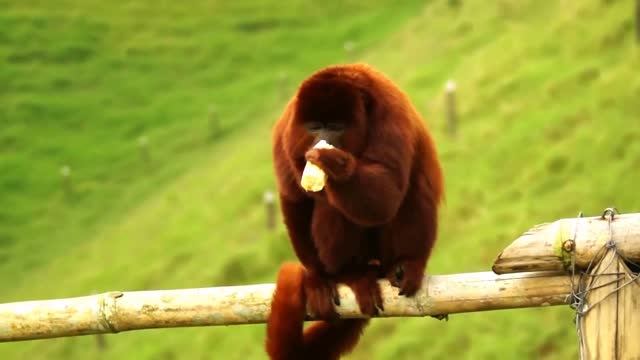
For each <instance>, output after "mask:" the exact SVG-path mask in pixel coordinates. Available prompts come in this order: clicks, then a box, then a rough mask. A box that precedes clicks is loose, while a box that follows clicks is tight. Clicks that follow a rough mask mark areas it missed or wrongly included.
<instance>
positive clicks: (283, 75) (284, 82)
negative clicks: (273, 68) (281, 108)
mask: <svg viewBox="0 0 640 360" xmlns="http://www.w3.org/2000/svg"><path fill="white" fill-rule="evenodd" d="M278 80H279V87H280V89H279V90H280V94H281V96H282V98H283V99H287V98H289V74H288V73H287V72H286V71H285V70H283V71H281V72H280V76H279V79H278Z"/></svg>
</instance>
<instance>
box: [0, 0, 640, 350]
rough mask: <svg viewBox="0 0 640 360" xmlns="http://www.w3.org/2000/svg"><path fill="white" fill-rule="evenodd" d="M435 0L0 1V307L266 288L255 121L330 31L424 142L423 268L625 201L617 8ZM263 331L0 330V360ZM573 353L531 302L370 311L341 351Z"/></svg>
mask: <svg viewBox="0 0 640 360" xmlns="http://www.w3.org/2000/svg"><path fill="white" fill-rule="evenodd" d="M452 3H455V2H452V1H449V2H445V1H437V2H428V3H426V4H418V3H417V2H413V5H406V6H404V5H403V7H399V6H397V5H394V3H391V2H380V3H379V4H377V6H370V5H369V4H371V2H365V1H362V2H357V1H349V2H346V3H340V5H339V6H338V2H335V3H331V2H324V3H323V4H325V5H322V6H323V7H322V8H317V7H314V11H311V9H310V5H306V3H305V2H302V1H300V2H293V3H289V4H290V5H287V7H286V8H283V9H279V12H278V15H275V12H274V10H273V6H274V4H275V3H271V2H269V1H263V2H251V3H248V2H244V3H241V4H242V5H238V4H237V3H236V5H223V4H222V2H220V3H217V2H216V3H213V4H207V5H206V6H205V5H189V6H184V5H178V4H177V3H176V4H175V5H174V4H173V3H169V2H166V3H163V2H160V3H158V2H156V3H152V2H141V3H137V4H135V5H122V6H113V5H109V6H107V5H106V3H105V4H102V3H100V2H97V1H85V2H71V1H67V3H66V4H62V3H60V2H59V3H58V4H57V5H56V6H55V7H54V6H53V5H42V4H40V5H34V4H30V3H29V2H22V3H20V4H17V3H11V4H9V3H7V4H6V5H7V6H5V8H8V9H9V10H8V11H5V12H3V13H2V14H0V29H3V30H0V59H3V60H2V61H4V63H3V66H0V83H2V84H3V85H2V86H1V87H0V122H1V123H0V126H2V130H1V131H0V151H1V153H0V174H1V175H0V199H2V200H0V257H1V259H0V260H1V261H0V276H1V277H2V280H3V281H2V285H0V301H2V302H4V301H16V300H26V299H37V298H51V297H64V296H74V295H81V294H87V293H91V292H97V291H106V290H137V289H161V288H183V287H200V286H215V285H229V284H250V283H260V282H271V281H272V280H273V275H274V272H275V270H276V268H277V264H278V263H279V262H281V261H282V260H283V259H286V258H292V254H291V251H290V250H289V246H288V244H287V241H286V236H285V233H284V230H283V229H282V228H281V227H280V228H279V229H277V230H276V231H275V232H273V233H270V232H267V231H265V230H264V226H263V224H264V213H263V212H264V211H263V208H262V205H261V197H262V193H263V191H265V190H267V189H272V188H273V179H272V175H271V163H270V153H269V152H270V151H269V136H268V134H269V127H270V125H271V124H272V123H273V121H274V119H275V117H276V116H277V114H278V113H279V111H280V110H281V107H282V105H283V101H284V95H283V93H284V92H291V91H293V86H294V83H295V82H297V81H299V80H300V79H301V78H302V77H303V76H305V75H306V74H308V73H309V72H310V71H312V70H313V69H316V68H318V67H320V66H323V65H325V64H328V63H333V62H339V61H344V60H345V54H344V52H343V50H342V46H343V44H344V42H345V41H350V40H351V41H355V42H356V44H358V48H357V49H358V53H357V55H354V56H357V58H358V59H362V60H365V61H367V62H369V63H371V64H373V65H374V66H376V67H378V68H380V69H381V70H383V71H385V72H387V73H388V74H389V75H390V76H391V77H392V78H393V79H395V80H396V81H397V82H398V83H399V84H400V85H401V86H402V87H403V88H405V89H406V90H407V92H408V93H409V95H410V96H411V98H412V99H413V100H414V101H415V103H416V104H417V105H418V107H419V108H420V110H421V111H422V112H423V114H424V115H425V118H426V119H427V121H428V122H429V124H430V127H431V128H432V130H433V131H434V133H435V136H436V139H437V143H438V146H439V149H440V152H441V156H442V161H443V164H444V167H445V174H446V180H447V203H446V205H445V208H444V212H443V214H442V224H443V225H442V230H441V235H440V239H441V240H440V242H439V244H438V246H437V248H436V253H435V255H434V257H433V259H432V261H431V262H430V264H429V269H428V270H429V272H431V273H454V272H466V271H483V270H487V269H489V268H490V265H491V263H492V261H493V259H494V257H495V255H496V254H497V253H498V252H499V251H500V250H501V249H502V248H503V247H504V246H506V245H507V244H508V243H510V241H511V240H512V239H513V238H515V237H516V236H518V235H519V234H520V233H522V231H524V230H526V229H528V228H529V227H530V226H532V225H534V224H536V223H540V222H544V221H549V220H553V219H556V218H559V217H569V216H574V215H575V214H576V213H577V212H578V211H584V212H585V213H586V214H590V215H592V214H596V213H598V212H600V211H601V210H602V208H604V207H607V206H610V205H615V206H617V207H618V208H619V209H621V210H622V211H623V212H635V211H639V209H640V195H638V193H637V191H635V189H634V186H635V185H636V184H637V182H638V176H637V174H636V169H638V167H639V166H640V142H639V141H637V140H638V139H640V118H639V116H638V114H639V113H640V103H639V102H638V101H637V99H638V97H639V96H640V76H638V75H637V74H638V72H637V69H638V68H640V53H639V51H638V50H637V48H636V47H634V45H633V31H632V30H633V18H632V14H633V12H632V5H631V4H630V3H628V2H623V1H609V2H603V1H595V0H592V1H584V2H580V3H573V2H562V1H556V2H551V3H545V4H544V5H543V4H542V3H540V2H536V1H533V0H531V1H499V2H495V3H487V2H480V1H468V2H464V3H463V4H461V5H459V6H457V7H455V6H453V7H452V6H451V4H452ZM0 4H2V1H0ZM245 4H246V5H245ZM403 4H404V3H403ZM316 6H318V5H316ZM329 20H330V21H329ZM374 24H375V25H374ZM7 29H11V30H10V31H9V30H7ZM282 71H286V72H287V74H288V79H289V81H288V82H286V83H285V84H284V85H282V84H281V79H280V76H281V73H282ZM447 79H455V80H456V81H457V84H458V89H459V104H460V122H461V123H460V127H459V133H458V136H457V137H456V138H455V139H451V138H449V137H447V136H446V134H445V132H444V131H443V130H444V123H443V114H444V109H443V106H442V104H443V98H442V88H443V84H444V83H445V82H446V80H447ZM214 103H215V104H216V108H217V109H218V115H219V116H218V118H219V119H221V120H220V122H219V123H217V124H218V126H219V129H220V130H217V131H216V132H214V133H212V131H211V128H210V124H209V123H208V119H207V118H208V110H209V107H210V106H211V105H212V104H214ZM140 136H147V137H148V139H149V144H150V158H151V161H150V163H147V162H145V161H144V160H143V156H141V154H140V150H139V149H138V148H137V146H138V145H137V141H138V139H139V137H140ZM64 164H69V166H71V168H72V187H73V191H72V193H71V194H69V195H65V192H64V191H63V187H62V186H61V179H60V175H59V167H60V166H62V165H64ZM434 335H436V336H434ZM263 336H264V327H263V326H262V325H256V326H241V327H227V328H222V327H220V328H196V329H168V330H151V331H139V332H133V333H124V334H119V335H115V336H108V337H106V342H107V347H106V349H105V350H103V351H100V350H98V348H97V346H96V344H95V343H96V340H95V338H94V337H82V338H66V339H56V340H47V341H37V342H28V343H12V344H2V345H0V357H2V358H23V357H26V356H33V357H34V358H47V359H51V358H53V359H56V358H61V359H62V358H65V359H67V358H78V359H80V358H116V357H121V358H136V359H137V358H150V359H156V358H161V359H174V358H175V359H178V358H179V359H182V358H189V359H191V358H211V359H218V358H225V359H227V358H228V359H241V358H242V359H247V358H250V359H253V358H255V359H262V358H264V355H263V354H262V350H261V346H260V345H261V343H262V341H263ZM576 355H577V348H576V343H575V333H574V327H573V323H572V313H571V311H570V310H568V309H564V308H549V309H529V310H514V311H499V312H490V313H478V314H465V315H455V316H452V317H451V319H450V321H449V322H447V323H445V322H438V321H436V320H433V319H384V320H383V319H379V320H376V321H374V322H373V325H372V326H371V327H370V328H369V330H368V331H367V333H366V335H365V337H364V339H363V342H362V344H361V346H360V347H359V348H358V349H357V351H356V352H355V353H354V354H353V355H352V356H350V358H352V359H368V358H373V359H418V358H425V357H429V358H454V359H496V358H500V359H511V358H514V359H516V358H517V359H520V358H531V359H540V358H567V357H571V358H575V357H576Z"/></svg>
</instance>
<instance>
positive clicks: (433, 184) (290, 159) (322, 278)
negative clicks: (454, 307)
mask: <svg viewBox="0 0 640 360" xmlns="http://www.w3.org/2000/svg"><path fill="white" fill-rule="evenodd" d="M327 119H329V120H332V121H339V122H342V123H343V124H346V127H347V128H346V130H345V131H344V134H343V135H342V136H341V139H340V143H339V144H338V145H337V146H336V148H333V149H312V146H313V144H314V142H315V141H316V139H314V137H313V136H312V135H311V134H309V133H308V131H307V130H306V129H305V128H304V127H303V126H302V124H303V123H306V122H312V121H320V122H322V121H327ZM273 157H274V166H275V173H276V178H277V181H278V189H279V194H280V203H281V208H282V212H283V216H284V222H285V225H286V226H287V230H288V233H289V237H290V239H291V243H292V246H293V249H294V251H295V253H296V255H297V256H298V258H299V260H300V261H301V262H302V265H304V268H303V267H301V266H299V265H295V264H290V263H288V264H285V265H283V267H282V268H281V269H280V273H279V275H278V281H277V286H276V292H275V295H274V298H273V303H272V306H271V316H270V317H269V320H268V324H267V346H266V347H267V352H268V354H269V355H270V357H271V358H272V359H277V360H285V359H338V358H339V357H340V355H341V354H344V353H346V352H348V351H350V350H351V349H352V348H353V347H354V346H355V345H356V343H357V342H358V338H359V336H360V334H361V332H362V330H363V329H364V327H365V326H366V324H367V320H340V319H337V316H336V312H335V308H334V301H335V300H336V291H335V284H336V283H338V282H342V283H346V284H347V285H348V286H350V287H351V288H352V289H353V291H354V293H355V294H356V299H357V301H358V304H359V306H360V310H361V311H362V312H363V313H364V314H367V315H375V314H376V313H377V312H378V311H379V310H382V298H381V296H380V289H379V287H378V284H377V279H378V278H379V277H387V278H388V279H389V280H390V281H391V283H392V284H393V285H394V286H397V287H399V288H400V292H401V293H402V294H404V295H406V296H412V295H414V294H415V293H416V292H417V291H418V290H419V288H420V286H421V284H422V280H423V276H424V269H425V267H426V262H427V259H428V258H429V255H430V253H431V249H432V247H433V245H434V242H435V240H436V234H437V221H438V205H439V203H440V201H441V199H442V196H443V177H442V171H441V167H440V163H439V160H438V156H437V152H436V149H435V145H434V142H433V140H432V138H431V136H430V134H429V132H428V131H427V129H426V127H425V125H424V124H423V120H422V118H421V116H420V115H419V114H418V112H417V111H416V110H415V108H414V107H413V105H412V104H411V102H410V100H409V99H408V97H407V96H406V95H405V94H404V92H403V91H402V90H400V89H399V88H398V87H396V86H395V85H394V84H393V83H392V82H391V81H390V80H389V79H388V78H387V77H386V76H384V75H383V74H381V73H379V72H377V71H375V70H374V69H372V68H371V67H369V66H367V65H364V64H355V65H344V66H332V67H328V68H325V69H323V70H320V71H318V72H316V73H315V74H313V75H312V76H310V77H309V78H308V79H306V80H305V81H304V82H303V83H302V85H301V86H300V88H299V89H298V92H297V93H296V95H295V96H294V97H293V99H292V100H291V101H290V102H289V104H288V105H287V107H286V108H285V111H284V114H283V115H282V117H281V118H280V120H279V121H278V122H277V123H276V125H275V127H274V129H273ZM306 161H310V162H312V163H314V164H316V165H318V166H319V167H320V168H322V169H323V170H324V171H325V172H326V173H327V175H328V180H327V184H326V186H325V188H324V190H322V191H321V192H318V193H307V192H305V191H304V190H303V189H302V188H301V186H300V178H301V175H302V170H303V168H304V166H305V163H306ZM305 304H308V305H309V307H310V309H311V310H312V311H313V312H314V314H315V315H317V316H318V317H320V318H323V319H328V320H326V321H317V322H315V323H314V324H313V325H311V326H310V327H308V328H307V329H306V330H304V332H303V320H304V315H305Z"/></svg>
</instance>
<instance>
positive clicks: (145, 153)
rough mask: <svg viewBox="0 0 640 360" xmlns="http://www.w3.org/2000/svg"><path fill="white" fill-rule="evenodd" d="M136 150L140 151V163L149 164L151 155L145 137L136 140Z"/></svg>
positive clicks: (147, 140)
mask: <svg viewBox="0 0 640 360" xmlns="http://www.w3.org/2000/svg"><path fill="white" fill-rule="evenodd" d="M138 148H139V149H140V157H141V158H142V161H143V162H144V163H145V164H146V165H148V164H149V163H151V154H150V153H149V139H148V138H147V137H146V136H144V135H143V136H140V138H138Z"/></svg>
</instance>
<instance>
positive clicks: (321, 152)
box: [305, 148, 356, 182]
mask: <svg viewBox="0 0 640 360" xmlns="http://www.w3.org/2000/svg"><path fill="white" fill-rule="evenodd" d="M305 158H306V159H307V161H309V162H310V163H312V164H314V165H317V166H318V167H320V169H322V170H323V171H324V172H325V173H326V174H327V176H328V177H329V178H330V179H332V180H335V181H338V182H341V181H346V180H349V178H351V176H352V175H353V173H354V172H355V170H356V159H355V158H354V157H353V155H351V154H350V153H348V152H346V151H344V150H340V149H338V148H329V149H326V148H324V149H323V148H312V149H310V150H309V151H307V153H306V154H305Z"/></svg>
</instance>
